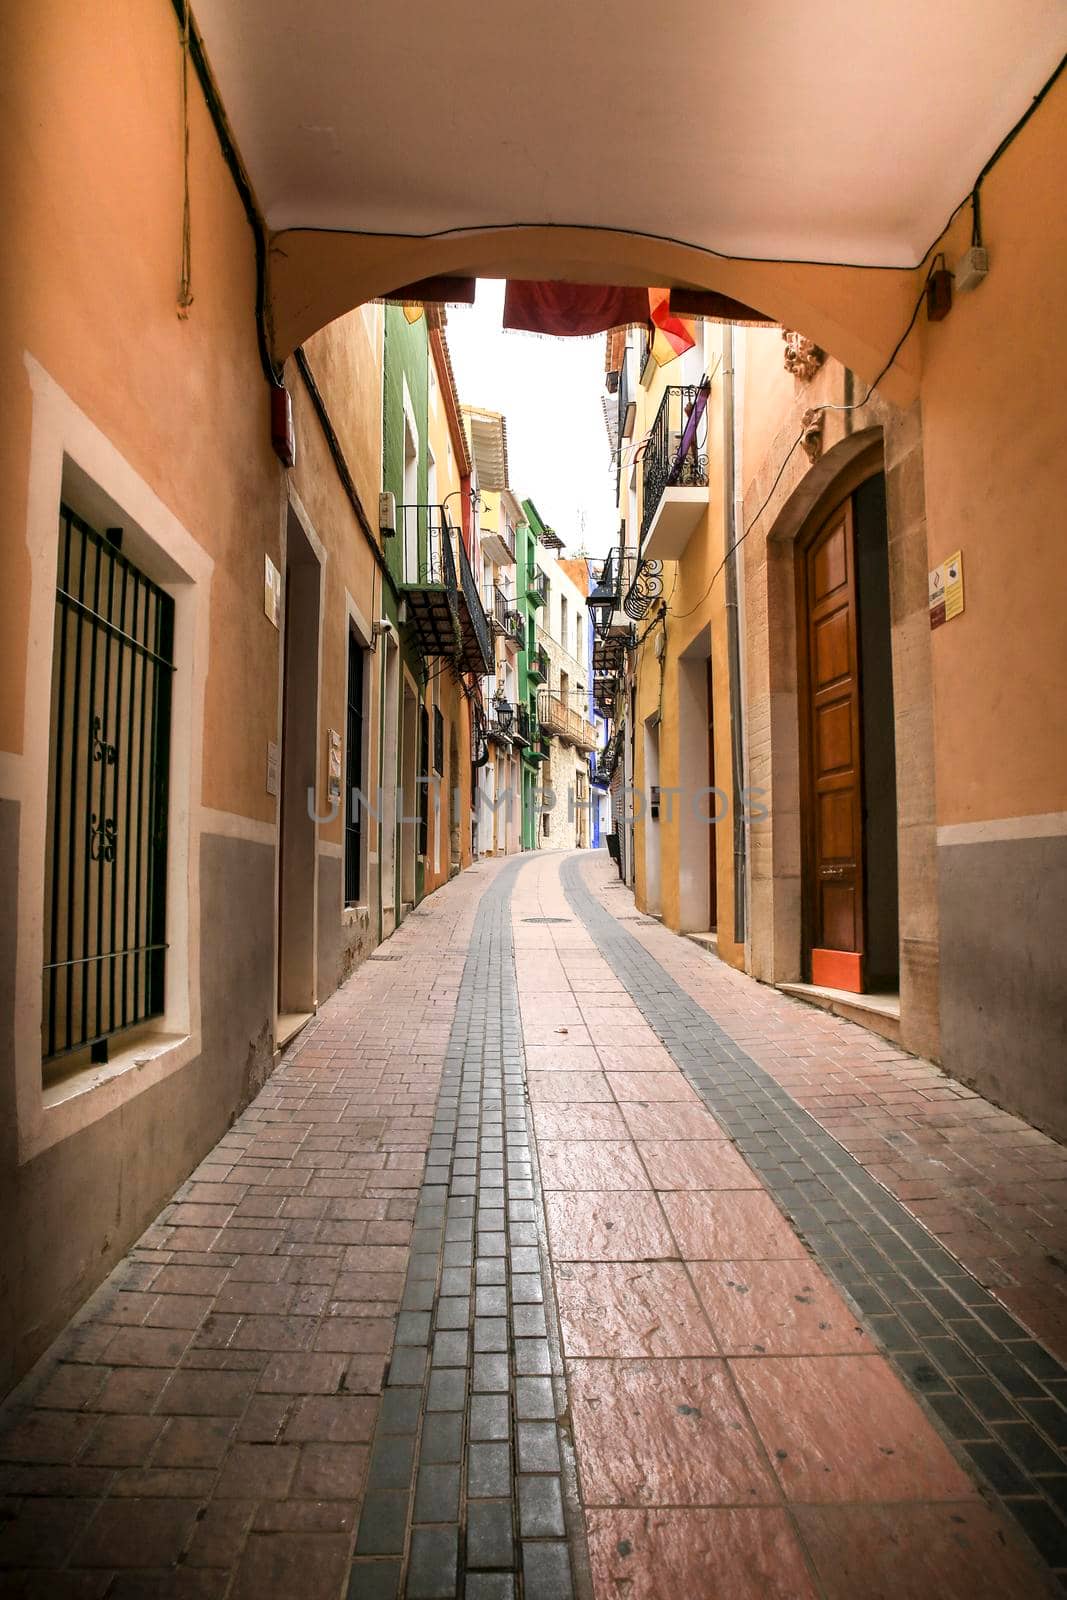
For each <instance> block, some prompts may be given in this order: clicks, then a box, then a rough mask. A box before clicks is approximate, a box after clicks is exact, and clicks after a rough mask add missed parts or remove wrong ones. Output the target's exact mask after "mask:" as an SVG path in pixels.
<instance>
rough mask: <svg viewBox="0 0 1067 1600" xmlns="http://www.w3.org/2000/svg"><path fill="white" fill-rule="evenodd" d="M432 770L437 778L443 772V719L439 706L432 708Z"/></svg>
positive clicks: (440, 776) (442, 774) (441, 775)
mask: <svg viewBox="0 0 1067 1600" xmlns="http://www.w3.org/2000/svg"><path fill="white" fill-rule="evenodd" d="M433 770H434V771H435V772H436V774H437V776H438V777H439V778H443V777H444V772H445V719H444V717H443V716H442V715H441V707H440V706H434V708H433Z"/></svg>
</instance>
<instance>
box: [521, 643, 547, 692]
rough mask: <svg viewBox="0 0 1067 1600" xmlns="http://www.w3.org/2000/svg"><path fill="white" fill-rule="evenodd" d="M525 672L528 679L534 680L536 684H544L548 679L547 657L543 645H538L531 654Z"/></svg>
mask: <svg viewBox="0 0 1067 1600" xmlns="http://www.w3.org/2000/svg"><path fill="white" fill-rule="evenodd" d="M526 670H527V672H528V673H529V675H530V677H531V678H533V679H535V680H536V682H538V683H544V682H546V680H547V678H548V655H547V653H546V651H545V647H544V645H538V647H537V649H536V650H534V651H532V652H531V655H530V661H529V665H528V666H527V669H526Z"/></svg>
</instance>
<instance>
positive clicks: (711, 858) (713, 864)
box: [707, 656, 719, 933]
mask: <svg viewBox="0 0 1067 1600" xmlns="http://www.w3.org/2000/svg"><path fill="white" fill-rule="evenodd" d="M707 697H708V788H709V789H714V788H715V694H714V687H713V679H712V666H711V657H710V656H709V657H708V681H707ZM718 815H719V797H718V795H717V794H712V795H711V797H710V804H709V806H708V818H709V822H708V929H709V931H710V932H712V933H714V931H715V929H716V928H717V927H718V926H719V859H718V858H719V851H718V839H719V834H718V823H717V822H715V821H714V820H713V819H714V818H715V817H717V816H718Z"/></svg>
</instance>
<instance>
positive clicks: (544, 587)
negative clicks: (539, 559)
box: [526, 568, 548, 606]
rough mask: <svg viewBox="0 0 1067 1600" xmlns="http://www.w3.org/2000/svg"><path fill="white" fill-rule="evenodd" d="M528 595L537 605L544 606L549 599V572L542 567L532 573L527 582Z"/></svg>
mask: <svg viewBox="0 0 1067 1600" xmlns="http://www.w3.org/2000/svg"><path fill="white" fill-rule="evenodd" d="M526 594H527V597H528V598H529V599H530V600H531V601H532V602H533V604H534V605H535V606H543V605H544V603H545V601H546V600H547V599H548V574H547V572H542V571H541V570H540V568H538V570H537V571H535V572H533V573H531V575H530V577H529V578H528V580H527V583H526Z"/></svg>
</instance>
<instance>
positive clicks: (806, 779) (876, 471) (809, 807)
mask: <svg viewBox="0 0 1067 1600" xmlns="http://www.w3.org/2000/svg"><path fill="white" fill-rule="evenodd" d="M884 473H885V464H884V460H883V459H882V455H881V451H879V454H878V457H877V458H875V456H874V454H873V452H865V453H864V455H863V456H862V457H860V458H859V459H858V460H857V461H855V462H853V463H851V464H850V468H849V469H848V470H846V471H845V472H843V473H842V474H841V475H840V476H839V477H838V478H837V479H836V480H835V482H834V484H833V492H832V493H831V494H827V495H825V496H824V497H823V498H822V500H821V502H820V504H819V506H818V507H817V509H816V511H815V513H814V514H813V515H812V516H811V517H810V518H809V519H808V521H807V523H806V525H805V526H804V527H803V528H802V529H801V531H800V533H799V534H798V535H797V538H796V540H795V541H794V552H793V583H794V600H795V606H796V618H795V621H796V667H797V724H798V755H799V762H798V773H797V778H798V785H797V790H798V800H799V822H800V966H801V976H802V978H803V980H804V981H805V982H808V983H811V982H813V981H814V978H813V973H812V952H813V950H814V949H816V948H822V947H819V946H816V945H815V929H816V924H817V908H816V889H817V886H816V882H815V862H816V815H815V812H816V808H815V804H814V799H815V795H814V768H813V757H814V732H813V728H812V717H811V710H812V706H811V701H812V695H811V651H810V640H809V620H810V619H809V605H808V571H807V564H808V555H809V553H810V551H811V549H812V547H813V546H814V545H815V544H816V543H817V541H818V539H819V538H820V536H821V535H822V534H823V533H824V532H825V531H826V529H827V527H828V525H829V524H830V523H831V522H832V521H833V519H834V518H835V517H836V516H837V514H838V512H839V511H841V509H842V508H843V507H845V506H846V505H847V506H848V508H849V509H848V518H849V529H850V539H851V547H852V548H851V560H852V572H851V584H852V590H853V628H854V632H855V640H854V644H855V653H856V695H857V716H856V723H857V728H856V732H857V735H858V743H857V751H856V761H857V763H858V766H859V840H858V846H857V879H858V883H857V894H858V908H859V926H860V937H859V940H858V944H859V949H858V951H856V952H855V953H856V954H857V955H858V956H859V962H858V978H857V983H858V987H857V989H856V991H855V992H857V993H860V994H864V993H866V992H867V972H866V942H867V941H866V923H867V870H866V846H867V839H866V802H865V794H864V783H865V775H864V770H863V716H864V705H863V664H862V660H861V655H860V633H859V614H860V605H861V604H862V600H861V596H860V594H859V586H858V580H857V575H856V559H855V557H856V537H855V525H854V517H855V512H854V507H853V501H854V499H855V496H856V494H857V492H858V490H859V489H860V488H861V487H862V486H863V485H864V484H865V483H867V482H868V481H869V480H870V479H871V478H875V477H878V476H879V475H880V474H882V475H884ZM890 626H892V614H891V615H890ZM894 716H895V713H894ZM842 953H843V954H848V953H849V952H842ZM834 987H844V985H842V984H837V985H834Z"/></svg>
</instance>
